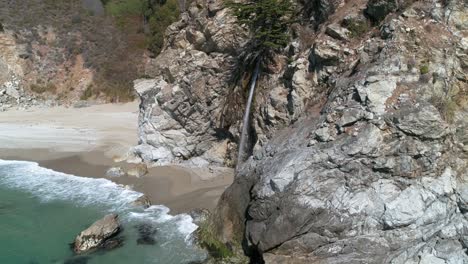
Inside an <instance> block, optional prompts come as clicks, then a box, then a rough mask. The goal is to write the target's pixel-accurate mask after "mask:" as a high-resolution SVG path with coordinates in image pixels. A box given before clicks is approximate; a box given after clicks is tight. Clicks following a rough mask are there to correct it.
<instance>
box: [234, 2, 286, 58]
mask: <svg viewBox="0 0 468 264" xmlns="http://www.w3.org/2000/svg"><path fill="white" fill-rule="evenodd" d="M226 6H227V7H229V8H231V9H232V10H233V14H234V16H236V17H237V20H238V23H239V24H240V25H246V26H247V27H248V28H249V29H250V32H251V39H250V46H249V47H248V48H249V50H248V52H249V53H251V54H255V55H260V56H265V55H267V54H268V53H270V52H272V51H276V50H279V49H281V48H283V47H284V46H286V45H287V44H288V41H289V34H288V29H289V25H290V24H291V23H292V18H291V16H292V13H293V9H292V3H291V1H290V0H250V1H246V2H242V3H237V2H233V1H227V2H226Z"/></svg>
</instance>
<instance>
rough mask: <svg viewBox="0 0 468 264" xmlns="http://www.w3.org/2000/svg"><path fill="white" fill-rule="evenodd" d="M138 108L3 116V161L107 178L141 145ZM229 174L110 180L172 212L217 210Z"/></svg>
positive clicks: (165, 170) (178, 172)
mask: <svg viewBox="0 0 468 264" xmlns="http://www.w3.org/2000/svg"><path fill="white" fill-rule="evenodd" d="M137 110H138V104H137V103H127V104H106V105H96V106H90V107H85V108H65V107H55V108H47V109H31V110H27V111H8V112H2V113H0V159H12V160H27V161H36V162H38V163H39V164H40V165H41V166H43V167H46V168H49V169H53V170H56V171H60V172H65V173H68V174H73V175H78V176H84V177H93V178H100V177H102V178H106V176H105V172H106V171H107V170H108V169H109V168H110V167H113V166H120V167H123V168H131V167H132V166H134V165H132V164H126V163H115V162H114V159H113V158H114V157H118V156H121V155H123V154H124V153H125V152H126V151H127V150H128V148H129V147H131V146H133V145H135V144H137V118H138V112H137ZM232 177H233V172H232V170H230V169H217V170H210V169H208V168H204V169H187V168H183V167H178V166H166V167H156V168H151V169H150V170H149V173H148V174H147V175H146V176H143V177H140V178H136V177H132V176H122V177H118V178H108V179H110V180H112V181H115V182H117V183H119V184H124V185H128V186H130V187H131V188H133V189H134V190H136V191H139V192H142V193H145V194H146V195H148V196H149V198H150V199H151V201H152V202H153V203H154V204H164V205H165V206H167V207H169V208H171V210H172V212H173V213H180V212H186V211H188V210H191V209H194V208H208V209H211V208H213V207H214V206H215V205H216V203H217V200H218V198H219V196H220V195H221V194H222V192H223V191H224V189H225V188H226V187H227V186H228V185H229V184H230V183H231V182H232Z"/></svg>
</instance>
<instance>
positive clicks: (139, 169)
mask: <svg viewBox="0 0 468 264" xmlns="http://www.w3.org/2000/svg"><path fill="white" fill-rule="evenodd" d="M146 174H148V167H146V165H145V164H138V165H136V166H135V167H133V168H131V169H129V170H128V171H127V175H128V176H133V177H137V178H140V177H143V176H145V175H146Z"/></svg>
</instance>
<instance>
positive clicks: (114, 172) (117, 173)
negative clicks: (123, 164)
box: [106, 167, 125, 178]
mask: <svg viewBox="0 0 468 264" xmlns="http://www.w3.org/2000/svg"><path fill="white" fill-rule="evenodd" d="M124 175H125V171H123V170H122V168H120V167H112V168H110V169H108V170H107V171H106V176H107V177H113V178H114V177H122V176H124Z"/></svg>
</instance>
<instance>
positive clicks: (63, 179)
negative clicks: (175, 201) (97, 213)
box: [0, 160, 197, 239]
mask: <svg viewBox="0 0 468 264" xmlns="http://www.w3.org/2000/svg"><path fill="white" fill-rule="evenodd" d="M0 185H3V186H5V187H7V188H12V189H17V190H21V191H24V192H27V193H30V194H31V195H33V196H35V197H37V198H38V199H39V200H40V201H41V202H53V201H65V202H72V203H73V204H74V205H76V206H96V207H99V208H102V209H103V210H107V211H109V212H117V213H119V214H120V215H121V216H122V215H123V217H124V220H127V221H131V220H140V221H152V222H155V223H158V224H163V223H164V224H170V225H175V227H176V229H177V230H178V232H179V233H180V234H181V235H183V236H185V238H186V239H188V238H189V237H190V234H192V233H193V232H194V231H195V230H196V229H197V226H196V225H195V224H194V223H193V219H192V218H191V217H190V216H189V215H187V214H180V215H176V216H172V215H170V214H169V211H170V210H169V208H167V207H165V206H163V205H153V206H151V207H149V208H147V209H144V210H143V209H138V208H135V207H134V206H133V205H132V203H133V201H135V200H136V199H137V198H138V197H140V196H141V195H142V193H139V192H136V191H133V190H129V189H127V188H125V187H124V186H122V185H118V184H116V183H114V182H112V181H109V180H107V179H95V178H84V177H79V176H75V175H70V174H65V173H61V172H56V171H54V170H50V169H46V168H43V167H40V166H39V164H38V163H35V162H27V161H7V160H0Z"/></svg>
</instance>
